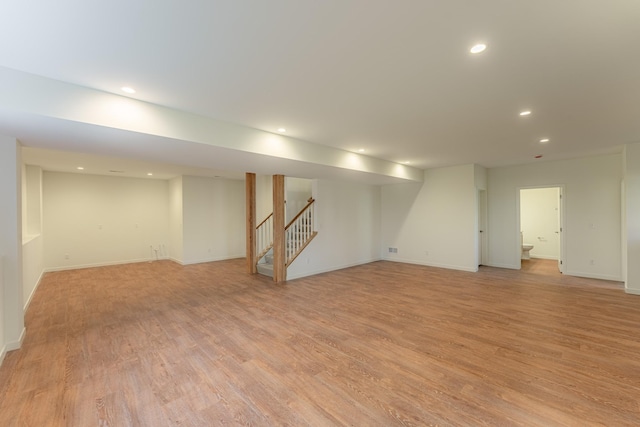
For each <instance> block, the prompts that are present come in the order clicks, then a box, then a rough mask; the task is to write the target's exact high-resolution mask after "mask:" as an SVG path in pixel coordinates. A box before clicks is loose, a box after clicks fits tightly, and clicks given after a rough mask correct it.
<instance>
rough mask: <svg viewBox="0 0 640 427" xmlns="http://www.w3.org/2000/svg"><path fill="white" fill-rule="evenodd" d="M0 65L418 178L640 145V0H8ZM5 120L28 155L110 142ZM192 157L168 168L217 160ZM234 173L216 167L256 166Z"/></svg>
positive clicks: (184, 151) (0, 122)
mask: <svg viewBox="0 0 640 427" xmlns="http://www.w3.org/2000/svg"><path fill="white" fill-rule="evenodd" d="M477 42H484V43H486V44H487V45H488V48H487V50H486V51H485V52H483V53H481V54H478V55H472V54H470V53H469V48H470V47H471V46H472V45H474V44H475V43H477ZM0 66H2V67H6V68H11V69H14V70H20V71H24V72H27V73H32V74H36V75H39V76H44V77H47V78H50V79H55V80H60V81H64V82H69V83H72V84H75V85H80V86H84V87H87V88H93V89H98V90H101V91H105V92H111V93H116V94H120V95H122V93H121V92H120V87H121V86H124V85H128V86H132V87H134V88H135V89H136V90H137V93H136V94H135V95H132V96H131V97H132V98H134V99H138V100H142V101H146V102H150V103H154V104H158V105H162V106H166V107H169V108H172V109H176V110H181V111H185V112H190V113H195V114H198V115H202V116H207V117H211V118H216V119H219V120H223V121H227V122H232V123H237V124H241V125H244V126H248V127H251V128H255V129H260V130H265V131H268V132H276V130H277V128H279V127H285V128H287V135H289V136H291V137H293V138H296V139H299V140H303V141H308V142H312V143H316V144H322V145H326V146H331V147H336V148H340V149H343V150H347V151H356V150H358V149H360V148H364V149H365V150H366V151H365V154H366V155H368V156H372V157H375V158H379V159H383V160H387V161H391V162H403V161H410V162H411V165H412V166H414V167H417V168H420V169H425V168H430V167H440V166H449V165H457V164H468V163H477V164H480V165H483V166H486V167H495V166H501V165H510V164H521V163H527V162H531V161H536V160H534V156H536V155H540V154H541V155H543V156H544V157H543V158H542V160H541V161H544V160H553V159H562V158H571V157H579V156H585V155H595V154H603V153H610V152H617V151H620V149H621V147H622V145H624V144H627V143H633V142H639V141H640V101H639V100H640V2H639V1H637V0H606V1H603V0H535V1H530V2H525V1H514V0H485V1H477V0H446V1H445V0H439V1H434V0H402V1H394V2H392V1H390V0H323V1H315V0H268V1H264V0H224V1H221V0H197V1H196V0H194V1H190V2H177V1H175V0H135V1H132V0H111V1H108V2H105V1H96V0H58V1H55V2H52V1H47V0H21V1H13V2H9V1H5V2H3V5H2V24H1V25H0ZM523 109H530V110H531V111H532V114H531V115H530V116H528V117H520V116H519V115H518V113H519V112H520V111H521V110H523ZM2 114H3V112H2V111H0V133H9V132H11V133H9V135H11V136H15V137H18V138H19V139H20V140H21V141H22V142H23V143H24V144H25V145H27V146H31V147H44V148H47V149H56V148H63V149H69V148H68V147H69V146H68V145H65V144H63V143H60V144H57V141H59V140H60V139H61V138H62V135H64V139H65V141H68V140H69V138H76V139H77V140H78V141H76V143H75V144H74V145H73V146H74V147H76V148H75V151H83V150H82V143H83V139H85V138H89V139H90V138H91V135H92V132H94V131H95V132H101V130H99V129H97V127H95V126H89V125H87V128H86V129H83V132H76V131H73V132H72V131H66V132H65V130H64V127H65V126H67V125H69V126H73V124H71V123H66V122H59V123H57V124H56V125H55V126H52V127H51V129H49V128H47V131H46V132H34V130H33V127H34V125H33V124H32V125H30V124H29V122H28V121H25V123H18V122H16V121H12V119H11V117H10V115H7V116H5V117H3V116H2ZM94 128H95V129H94ZM54 131H55V132H60V133H59V136H58V137H56V135H54V134H52V132H54ZM545 137H546V138H550V139H551V142H550V143H548V144H545V145H542V144H540V143H539V142H538V141H539V139H541V138H545ZM100 143H102V144H105V147H106V146H107V145H108V144H109V141H104V140H102V142H100ZM176 143H179V141H176ZM96 144H98V142H96ZM191 148H193V147H190V146H186V145H183V146H182V147H181V149H180V150H179V153H176V154H175V155H174V157H173V159H175V162H176V163H178V164H180V165H182V166H186V167H192V166H194V167H200V168H202V167H203V166H205V168H206V164H204V165H203V164H196V163H197V162H193V159H195V158H201V156H197V155H194V153H195V151H193V152H191V151H190V150H191ZM195 150H197V148H195ZM36 151H37V150H36ZM36 151H33V152H32V154H33V153H35V152H36ZM88 151H89V152H94V154H101V153H99V152H98V151H100V150H88ZM226 151H230V150H226ZM49 154H51V153H49ZM102 154H103V153H102ZM124 154H126V153H124V152H123V155H124ZM218 154H219V155H220V156H224V155H230V156H231V157H233V153H226V154H224V153H218ZM33 155H35V154H33ZM54 157H56V156H54V155H48V156H47V155H45V156H43V155H40V158H41V160H40V161H41V162H45V161H46V159H48V158H51V159H53V158H54ZM57 157H61V156H57ZM62 157H63V156H62ZM125 157H126V156H125ZM263 157H264V156H261V158H263ZM43 159H44V160H43ZM115 160H116V159H112V161H113V162H115ZM137 160H142V161H145V160H149V161H162V162H163V163H166V161H164V160H162V159H154V158H153V156H149V158H148V159H141V158H140V157H139V156H138V158H137ZM245 160H246V163H245V164H246V165H247V166H246V167H245V168H244V169H246V170H249V168H250V167H251V163H250V161H258V162H260V161H261V160H260V158H256V159H253V160H251V159H248V158H247V159H245ZM538 161H540V160H538ZM50 163H51V166H49V167H50V168H54V166H53V165H54V163H55V162H54V161H53V160H51V161H50ZM311 163H313V162H312V161H311ZM217 164H219V163H217ZM228 165H229V166H230V168H229V169H232V167H233V170H232V171H226V172H225V171H216V172H212V173H210V174H213V175H220V176H224V174H225V173H228V174H229V176H230V177H231V176H241V175H237V174H238V173H239V172H244V171H245V170H243V169H242V166H238V165H237V164H236V162H229V163H228ZM240 165H242V163H241V162H240ZM147 166H148V165H144V164H143V165H140V166H139V168H140V170H142V168H143V167H147ZM231 166H232V167H231ZM113 167H114V168H117V165H114V166H113ZM235 168H238V169H235ZM285 169H286V167H285ZM195 172H196V171H193V170H192V171H191V172H190V173H195ZM287 172H288V171H287V170H284V171H283V172H282V173H285V174H290V173H287ZM234 174H235V175H234Z"/></svg>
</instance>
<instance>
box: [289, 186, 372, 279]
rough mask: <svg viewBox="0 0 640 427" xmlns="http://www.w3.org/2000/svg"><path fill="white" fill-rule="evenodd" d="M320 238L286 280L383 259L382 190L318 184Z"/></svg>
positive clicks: (294, 266)
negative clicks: (381, 250) (381, 248)
mask: <svg viewBox="0 0 640 427" xmlns="http://www.w3.org/2000/svg"><path fill="white" fill-rule="evenodd" d="M315 188H316V189H315V198H316V202H315V218H316V224H315V225H316V230H317V231H318V235H317V236H316V238H315V239H314V240H313V241H312V242H311V243H310V244H309V246H307V248H306V249H305V250H304V252H302V254H301V255H300V256H298V258H296V260H295V261H294V262H293V263H292V264H291V265H290V266H289V268H288V269H287V279H295V278H298V277H303V276H309V275H312V274H317V273H322V272H325V271H331V270H338V269H341V268H345V267H350V266H353V265H359V264H364V263H367V262H371V261H377V260H379V259H380V244H381V240H380V187H378V186H372V185H365V184H358V183H352V182H336V181H328V180H317V181H315Z"/></svg>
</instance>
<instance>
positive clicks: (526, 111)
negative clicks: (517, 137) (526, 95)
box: [520, 110, 531, 116]
mask: <svg viewBox="0 0 640 427" xmlns="http://www.w3.org/2000/svg"><path fill="white" fill-rule="evenodd" d="M530 114H531V110H524V111H520V115H521V116H528V115H530Z"/></svg>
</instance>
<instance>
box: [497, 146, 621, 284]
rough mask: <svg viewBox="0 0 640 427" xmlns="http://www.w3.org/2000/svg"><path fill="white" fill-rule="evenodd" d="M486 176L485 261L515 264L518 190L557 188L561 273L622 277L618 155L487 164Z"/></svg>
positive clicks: (510, 265)
mask: <svg viewBox="0 0 640 427" xmlns="http://www.w3.org/2000/svg"><path fill="white" fill-rule="evenodd" d="M488 175H489V182H488V212H489V230H488V231H489V264H490V265H494V266H496V267H505V268H520V230H519V228H518V222H519V203H518V196H519V193H520V189H521V188H527V187H541V186H562V187H563V188H564V194H563V197H564V199H563V200H564V202H563V214H564V231H563V232H564V248H563V251H564V259H563V262H564V273H565V274H568V275H572V276H582V277H592V278H598V279H608V280H622V277H623V275H622V249H621V247H622V242H621V232H620V230H621V188H620V184H621V180H622V158H621V155H619V154H614V155H608V156H594V157H585V158H581V159H572V160H561V161H553V162H542V163H531V164H527V165H521V166H509V167H502V168H492V169H489V171H488ZM591 260H593V263H591V262H590V261H591Z"/></svg>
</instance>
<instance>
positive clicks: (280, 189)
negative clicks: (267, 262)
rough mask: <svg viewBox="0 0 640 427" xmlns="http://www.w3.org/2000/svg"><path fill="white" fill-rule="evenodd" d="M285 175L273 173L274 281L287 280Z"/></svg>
mask: <svg viewBox="0 0 640 427" xmlns="http://www.w3.org/2000/svg"><path fill="white" fill-rule="evenodd" d="M284 217H285V211H284V175H273V281H274V282H283V281H285V280H287V266H286V264H285V263H286V258H285V257H286V254H285V231H284V226H285V224H284V221H285V218H284Z"/></svg>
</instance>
